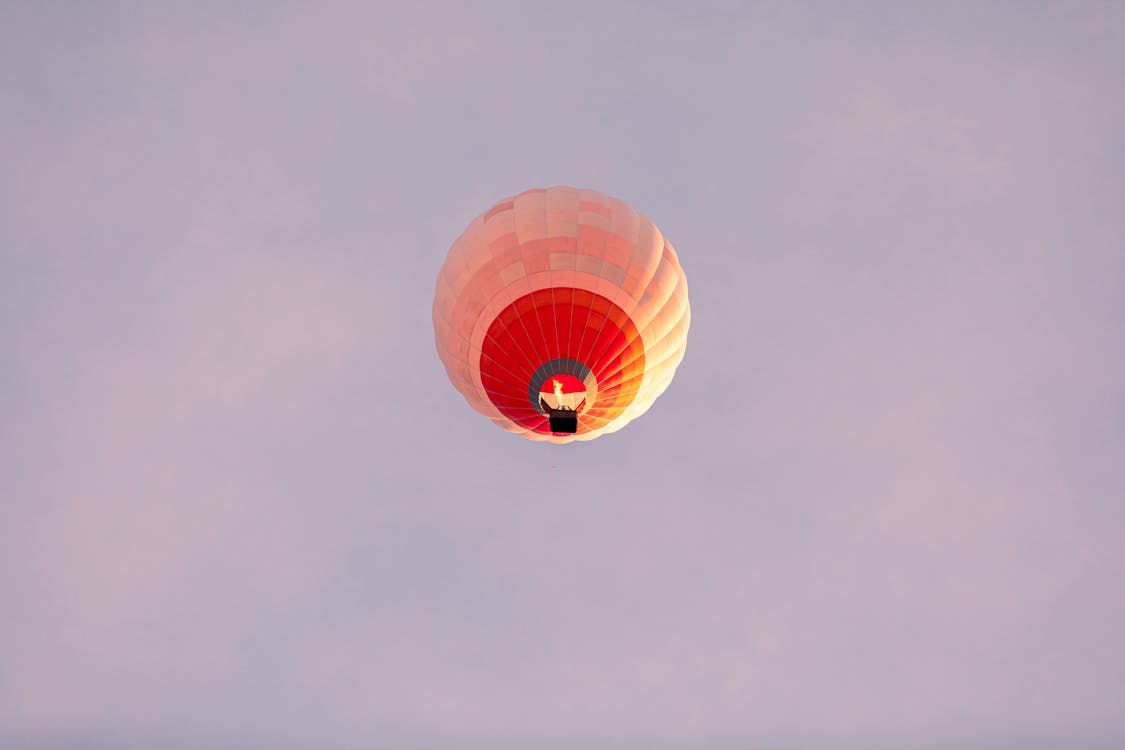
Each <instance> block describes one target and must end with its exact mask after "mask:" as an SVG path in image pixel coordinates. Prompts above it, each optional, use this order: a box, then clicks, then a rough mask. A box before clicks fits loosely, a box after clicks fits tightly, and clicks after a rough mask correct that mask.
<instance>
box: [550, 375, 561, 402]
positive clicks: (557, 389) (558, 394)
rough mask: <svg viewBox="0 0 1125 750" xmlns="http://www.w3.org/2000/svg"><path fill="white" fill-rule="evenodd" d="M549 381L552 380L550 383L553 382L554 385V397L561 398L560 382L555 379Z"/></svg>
mask: <svg viewBox="0 0 1125 750" xmlns="http://www.w3.org/2000/svg"><path fill="white" fill-rule="evenodd" d="M551 382H552V383H553V384H554V386H555V398H556V399H561V398H562V395H563V392H562V383H560V382H559V381H557V380H552V381H551Z"/></svg>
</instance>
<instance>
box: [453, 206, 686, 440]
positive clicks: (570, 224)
mask: <svg viewBox="0 0 1125 750" xmlns="http://www.w3.org/2000/svg"><path fill="white" fill-rule="evenodd" d="M433 319H434V336H435V342H436V344H437V351H438V355H439V356H440V357H441V361H442V363H443V364H444V365H445V369H446V372H447V373H448V374H449V379H450V381H451V382H452V383H453V385H454V386H455V387H456V388H457V390H458V391H460V392H461V394H462V395H463V396H464V397H465V400H467V401H468V402H469V404H470V405H471V406H472V407H473V408H474V409H476V410H477V411H479V412H480V413H481V414H484V415H485V416H487V417H489V418H490V419H492V421H494V422H495V423H496V424H497V425H499V426H500V427H503V428H504V429H506V430H508V431H510V432H515V433H518V434H521V435H523V436H524V437H527V438H529V439H532V440H549V441H552V442H556V443H565V442H570V441H571V440H591V439H593V438H596V437H598V436H599V435H603V434H605V433H607V432H613V431H615V430H619V429H621V428H622V427H624V426H625V425H626V424H627V423H628V422H629V421H630V420H632V419H635V418H636V417H638V416H640V415H641V414H643V413H644V412H645V411H647V410H648V408H649V406H651V405H652V403H653V401H655V400H656V398H657V397H658V396H659V395H660V394H661V393H663V392H664V389H665V388H667V387H668V384H669V383H670V382H671V380H672V376H673V374H674V373H675V370H676V366H677V365H678V364H679V363H680V360H681V359H683V356H684V349H685V347H686V345H687V333H688V326H689V325H690V321H691V310H690V307H689V305H688V294H687V279H686V277H685V276H684V271H683V269H682V268H681V267H680V263H679V260H678V259H677V257H676V252H675V250H673V249H672V246H671V245H670V244H669V243H668V242H667V241H666V240H665V239H664V236H663V235H662V234H661V233H660V230H659V229H657V228H656V225H654V224H653V223H652V222H651V221H649V220H648V219H646V218H645V217H644V216H641V215H640V214H638V213H637V212H636V211H634V210H633V209H632V208H630V207H629V206H628V205H626V204H625V203H623V202H622V201H620V200H617V199H616V198H610V197H607V196H605V195H602V194H601V193H598V192H596V191H593V190H580V189H576V188H570V187H553V188H548V189H545V190H543V189H539V190H528V191H527V192H524V193H521V194H520V195H517V196H515V197H513V198H508V199H506V200H503V201H500V202H499V203H497V204H496V205H494V206H493V207H492V208H491V209H489V210H488V211H486V212H485V213H483V214H481V215H480V216H478V217H477V218H476V219H474V220H473V221H472V223H470V224H469V226H468V228H467V229H466V230H465V232H464V233H463V234H462V235H461V236H460V237H459V238H458V239H457V241H456V242H454V243H453V246H452V247H451V248H450V250H449V255H448V257H447V258H446V260H445V264H444V265H443V266H442V269H441V272H440V273H439V274H438V279H437V291H436V294H435V295H434V307H433Z"/></svg>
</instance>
